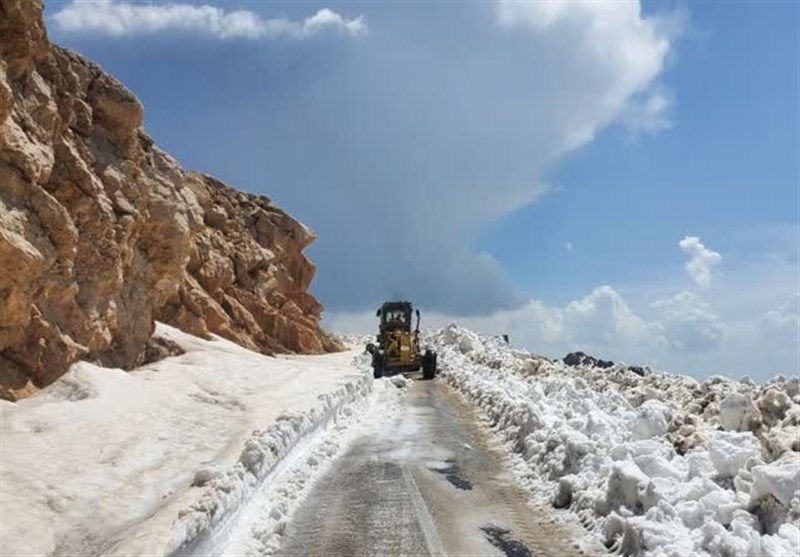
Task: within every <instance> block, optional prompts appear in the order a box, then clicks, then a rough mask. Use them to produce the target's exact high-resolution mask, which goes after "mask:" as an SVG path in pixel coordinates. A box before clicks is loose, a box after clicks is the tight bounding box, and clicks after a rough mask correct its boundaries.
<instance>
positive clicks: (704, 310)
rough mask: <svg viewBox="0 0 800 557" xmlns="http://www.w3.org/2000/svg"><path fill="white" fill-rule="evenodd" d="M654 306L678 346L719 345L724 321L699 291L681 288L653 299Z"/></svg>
mask: <svg viewBox="0 0 800 557" xmlns="http://www.w3.org/2000/svg"><path fill="white" fill-rule="evenodd" d="M652 307H653V309H655V310H657V311H658V312H659V314H660V315H659V324H660V326H661V327H662V328H663V331H664V335H665V336H666V339H667V340H668V341H669V343H670V345H671V346H672V347H673V348H675V349H676V350H682V351H689V352H696V351H706V350H711V349H714V348H717V347H718V346H720V344H721V343H722V341H723V338H724V335H725V327H724V325H723V324H722V322H721V321H720V319H719V317H718V316H717V315H715V314H714V313H713V312H712V311H711V306H710V305H709V304H708V303H707V302H706V301H704V300H703V299H702V298H700V297H699V296H698V295H697V294H694V293H692V292H680V293H679V294H676V295H675V296H673V297H672V298H668V299H666V300H658V301H656V302H653V304H652Z"/></svg>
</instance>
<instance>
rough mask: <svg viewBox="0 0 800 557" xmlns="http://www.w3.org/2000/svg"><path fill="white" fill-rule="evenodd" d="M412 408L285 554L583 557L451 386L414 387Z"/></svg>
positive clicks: (330, 484)
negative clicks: (516, 478) (512, 473)
mask: <svg viewBox="0 0 800 557" xmlns="http://www.w3.org/2000/svg"><path fill="white" fill-rule="evenodd" d="M407 405H408V406H407V408H406V409H405V410H404V411H403V412H402V413H401V414H400V415H399V416H397V417H396V418H395V419H392V420H391V421H389V422H384V423H382V424H380V425H375V426H374V427H373V428H371V429H370V430H368V431H367V433H365V435H363V436H362V437H360V438H358V439H356V440H355V441H354V442H353V443H352V444H351V445H350V447H349V449H348V450H347V452H345V453H344V455H343V456H342V457H341V458H339V459H338V460H337V461H336V462H335V463H334V464H333V466H332V467H331V469H330V470H328V472H327V473H326V474H325V475H324V476H323V477H322V478H320V479H319V481H318V482H317V483H316V485H315V486H314V487H313V489H312V491H311V492H310V493H309V495H308V497H307V498H306V499H305V501H304V502H303V503H302V504H301V505H300V506H299V507H298V509H297V511H296V512H295V513H294V516H293V517H292V519H291V521H290V523H289V524H288V525H287V527H286V531H285V538H284V543H283V545H282V548H281V551H280V553H279V554H280V555H285V556H292V557H294V556H298V555H325V556H335V555H381V556H384V555H414V556H421V555H442V554H448V555H507V556H509V557H527V556H552V557H555V556H558V557H569V556H578V555H583V554H582V553H581V551H580V550H578V549H577V548H576V546H575V545H574V544H573V543H572V542H571V541H570V537H571V536H570V534H569V531H568V528H567V527H565V526H564V525H563V524H561V523H559V522H556V521H554V520H553V515H552V511H548V510H545V509H540V510H537V509H535V508H533V507H530V506H529V505H528V504H527V500H528V496H527V494H526V493H525V491H524V490H522V489H521V488H520V487H519V486H518V485H516V484H515V483H514V482H513V480H512V479H511V478H510V477H509V476H508V473H507V472H506V471H505V468H504V466H505V457H504V455H503V453H502V448H501V447H499V446H497V444H496V442H494V441H493V440H491V439H490V438H489V437H488V435H487V434H486V433H485V431H484V430H482V429H481V428H480V427H479V426H478V425H477V424H476V418H475V415H474V414H473V411H471V410H470V409H469V408H468V407H467V406H466V405H465V404H464V403H463V402H462V401H461V400H460V399H459V398H458V397H457V396H456V395H455V394H454V393H453V392H452V391H451V390H450V389H449V388H448V387H447V386H445V385H444V384H442V383H440V382H439V381H411V382H410V389H409V394H408V400H407Z"/></svg>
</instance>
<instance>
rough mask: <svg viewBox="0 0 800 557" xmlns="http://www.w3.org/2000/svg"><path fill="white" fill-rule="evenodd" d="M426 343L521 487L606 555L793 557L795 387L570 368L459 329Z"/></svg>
mask: <svg viewBox="0 0 800 557" xmlns="http://www.w3.org/2000/svg"><path fill="white" fill-rule="evenodd" d="M426 341H427V342H431V343H433V344H435V345H436V346H437V349H438V350H439V365H440V368H441V372H442V377H443V378H444V380H446V381H447V382H448V383H449V384H450V385H451V386H453V387H454V388H456V389H457V390H458V391H460V392H461V393H462V395H463V396H464V397H465V398H467V399H468V400H470V401H472V402H473V403H475V404H476V405H477V406H478V407H479V409H480V410H481V412H482V414H483V416H484V418H485V420H486V422H487V424H488V425H489V426H490V427H491V428H492V429H493V430H494V431H495V432H496V433H497V434H498V435H500V436H501V437H502V439H503V440H504V441H505V442H506V445H507V447H508V448H509V449H510V450H511V451H512V454H513V456H512V461H513V463H514V468H515V472H516V474H517V476H518V477H519V478H520V480H521V481H523V482H524V483H526V484H527V486H528V487H529V488H530V489H531V491H532V492H533V493H534V494H535V495H539V496H543V497H546V498H548V499H549V501H550V502H551V503H552V504H553V506H555V507H557V508H565V509H568V510H569V511H570V512H572V513H575V514H576V515H577V516H578V518H579V519H580V520H581V522H582V523H583V524H584V525H585V526H586V527H587V528H588V529H589V530H590V531H592V532H594V533H596V534H597V535H599V536H600V537H601V538H602V540H603V541H604V542H605V544H606V546H607V547H608V548H609V549H612V550H616V551H618V552H621V553H623V554H628V555H639V554H641V555H654V556H680V557H684V556H687V555H692V556H695V555H698V556H702V555H720V556H721V555H725V556H742V557H744V556H752V555H765V556H770V555H772V556H781V557H783V556H787V555H798V554H800V452H799V451H800V437H798V435H800V428H798V426H800V392H799V391H800V380H798V379H796V378H794V379H790V380H787V379H784V378H777V379H776V380H774V381H773V382H771V383H770V384H767V385H764V386H761V387H760V386H758V385H756V384H755V383H753V382H752V381H750V380H747V381H742V382H736V381H731V380H728V379H725V378H721V377H714V378H711V379H709V380H707V381H704V382H698V381H695V380H693V379H690V378H688V377H684V376H680V375H672V374H667V373H658V372H654V371H652V370H649V369H648V370H642V371H643V374H641V375H640V374H639V373H634V372H632V371H631V370H630V369H629V368H627V367H625V366H623V365H614V366H612V367H609V368H607V369H600V368H596V367H589V366H579V367H578V368H577V369H576V368H572V367H568V366H566V365H564V364H562V363H561V362H552V361H550V360H547V359H546V358H541V357H538V356H533V355H531V354H529V353H528V352H525V351H519V350H514V349H511V348H510V347H509V346H508V345H507V344H506V343H504V342H503V341H502V340H499V339H495V338H485V337H482V336H480V335H477V334H475V333H473V332H471V331H467V330H465V329H461V328H459V327H457V326H455V325H450V326H448V327H446V328H445V329H442V330H439V331H437V332H435V333H432V334H429V335H428V338H427V339H426Z"/></svg>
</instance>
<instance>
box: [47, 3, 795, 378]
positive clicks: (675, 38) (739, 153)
mask: <svg viewBox="0 0 800 557" xmlns="http://www.w3.org/2000/svg"><path fill="white" fill-rule="evenodd" d="M798 9H799V8H798V3H796V2H696V3H675V2H645V3H644V5H643V6H641V11H639V4H638V3H637V2H627V3H622V2H615V3H609V4H602V5H601V4H597V3H590V4H589V3H581V2H537V3H533V4H522V3H505V2H502V1H501V2H489V1H487V2H471V3H466V2H464V3H455V2H454V3H436V4H434V3H424V2H414V3H400V2H370V3H368V2H337V3H333V4H330V3H323V2H292V3H289V2H287V3H281V2H273V3H263V2H235V1H225V2H213V1H212V0H205V1H203V2H173V3H172V5H171V6H170V7H167V5H166V4H164V3H161V4H159V3H142V2H138V3H131V2H122V1H109V0H104V1H96V2H82V3H77V4H75V3H72V2H56V1H49V2H48V3H47V18H48V19H47V21H48V29H49V32H50V35H51V38H52V39H53V40H55V41H56V42H58V43H60V44H63V45H65V46H69V47H71V48H74V49H76V50H78V51H80V52H82V53H84V54H86V55H87V56H88V57H90V58H92V59H93V60H95V61H97V62H99V63H100V64H101V65H102V66H103V67H104V68H106V69H107V70H109V71H111V72H112V73H114V74H115V75H117V76H118V77H119V78H120V79H121V80H122V81H123V82H125V83H126V84H127V85H128V86H129V87H130V88H131V89H132V90H133V91H134V92H135V93H136V94H137V95H138V96H139V97H140V98H141V99H142V100H143V102H144V104H145V107H146V125H147V128H148V130H149V131H150V133H151V134H152V135H154V137H156V139H157V141H158V143H159V144H160V145H161V146H163V147H164V148H165V149H167V150H168V151H170V152H171V153H172V154H173V155H174V156H176V158H178V160H180V161H181V163H182V164H184V166H186V167H188V168H193V169H198V170H202V171H205V172H208V173H211V174H213V175H216V176H217V177H219V178H221V179H223V180H225V181H227V182H228V183H230V184H232V185H235V186H237V187H240V188H242V189H245V190H248V191H252V192H257V193H265V194H267V195H269V196H271V197H272V198H273V199H275V201H276V202H277V203H278V204H280V205H281V206H283V207H284V208H286V209H288V210H289V211H291V212H292V213H293V214H295V215H296V216H297V217H298V218H300V219H301V220H303V221H304V222H306V223H307V224H309V225H310V226H311V227H312V228H314V229H315V230H317V231H318V233H319V235H320V237H319V240H318V241H317V242H316V243H315V244H314V245H313V246H312V247H311V248H310V249H309V255H310V256H311V258H312V259H313V260H314V261H315V263H316V264H317V265H318V275H317V279H316V280H315V284H314V286H313V289H314V291H315V293H316V294H317V295H318V296H319V297H320V298H321V299H322V301H323V302H324V303H325V304H326V306H327V307H328V308H329V309H328V315H327V317H326V322H327V323H328V324H329V325H331V326H333V327H334V328H337V329H343V330H358V329H362V330H370V329H371V328H372V327H373V326H374V323H372V319H373V317H370V316H371V315H373V314H372V312H371V311H368V310H371V309H372V308H373V307H374V306H375V305H377V304H378V303H380V301H381V300H382V299H384V298H387V297H396V296H402V297H408V298H410V299H412V300H414V301H416V302H418V303H419V304H420V305H421V306H422V308H423V309H424V310H427V311H428V312H429V314H430V317H431V318H430V319H429V323H430V324H439V323H444V322H446V321H449V320H453V319H456V320H459V321H461V322H463V323H465V324H467V325H469V326H472V327H475V328H478V329H480V330H482V331H483V332H486V333H490V334H496V333H500V332H506V333H509V334H510V335H511V338H512V340H514V341H516V343H517V344H520V345H524V346H526V347H527V348H529V349H531V350H534V351H538V352H543V353H546V354H549V355H552V356H556V355H559V354H561V353H562V352H564V351H566V350H571V349H584V350H587V351H594V352H596V353H598V355H600V356H604V357H613V358H618V359H623V360H626V361H630V362H644V363H650V364H652V365H655V366H658V367H662V368H666V369H671V370H675V371H682V372H688V373H692V374H695V375H698V376H704V375H708V374H710V373H717V372H720V373H728V374H731V375H735V376H737V375H742V374H745V373H748V374H751V375H754V376H756V377H759V378H765V377H767V376H768V375H770V374H772V373H774V372H783V373H797V372H798V340H797V337H798V311H799V310H798V296H797V292H798V290H800V286H798V220H799V219H800V217H799V215H798V211H799V203H800V201H799V200H798V183H799V182H800V176H799V175H798V152H799V151H800V145H799V144H798V120H799V119H800V114H798V98H800V92H799V91H798V67H799V66H800V61H799V60H798V50H800V47H799V45H798V17H799V14H798ZM321 10H329V11H321ZM315 14H316V15H315ZM234 16H235V17H234ZM687 237H689V238H690V239H689V240H684V239H685V238H687ZM691 238H695V240H691ZM682 240H684V241H683V242H682ZM679 242H682V243H681V245H679ZM387 253H391V254H392V260H391V263H392V265H387V261H389V260H387V255H386V254H387ZM692 262H694V263H692ZM690 264H691V265H693V266H692V267H691V269H689V268H687V265H690Z"/></svg>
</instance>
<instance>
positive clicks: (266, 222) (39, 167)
mask: <svg viewBox="0 0 800 557" xmlns="http://www.w3.org/2000/svg"><path fill="white" fill-rule="evenodd" d="M42 9H43V8H42V1H41V0H0V396H2V397H3V398H11V399H15V398H19V397H22V396H26V395H27V394H30V393H32V392H35V390H36V389H38V388H41V387H43V386H45V385H47V384H49V383H51V382H52V381H54V380H55V379H56V378H58V377H59V376H60V375H61V374H63V373H64V372H65V371H66V369H67V367H68V366H69V365H70V364H71V363H72V362H73V361H75V360H77V359H80V358H86V359H91V360H93V361H96V362H99V363H102V364H105V365H110V366H120V367H124V368H130V367H133V366H136V365H137V364H139V363H141V362H142V361H143V359H144V353H145V346H146V343H147V341H148V339H149V338H150V336H151V334H152V332H153V329H154V322H155V320H156V319H162V320H164V321H166V322H168V323H171V324H174V325H176V326H178V327H180V328H183V329H185V330H187V331H189V332H191V333H194V334H199V335H207V334H209V333H215V334H219V335H221V336H224V337H226V338H229V339H231V340H234V341H236V342H239V343H241V344H243V345H245V346H248V347H250V348H253V349H256V350H259V351H262V352H265V353H275V352H303V353H318V352H324V351H334V350H338V349H340V345H339V343H338V342H337V341H335V340H333V339H332V338H331V337H329V336H328V335H327V334H326V333H325V332H324V331H322V329H321V328H320V325H319V320H320V314H321V311H322V305H321V304H320V303H319V302H318V301H317V300H316V299H314V297H313V296H311V295H310V294H309V293H308V291H307V289H308V286H309V284H310V282H311V280H312V278H313V276H314V271H315V269H314V266H313V265H312V264H311V263H310V262H309V261H308V259H306V257H305V256H304V255H303V253H302V251H303V249H304V248H305V247H307V246H308V245H309V244H310V243H311V242H312V241H313V240H314V235H313V233H312V232H311V231H310V230H309V229H308V228H306V227H305V226H304V225H303V224H301V223H300V222H298V221H296V220H294V219H293V218H292V217H291V216H289V215H288V214H286V213H285V212H284V211H282V210H281V209H279V208H278V207H276V206H275V205H273V204H272V203H271V202H270V200H269V199H267V198H266V197H264V196H255V195H250V194H247V193H243V192H238V191H236V190H234V189H232V188H230V187H228V186H226V185H224V184H222V183H221V182H219V181H218V180H215V179H214V178H211V177H210V176H207V175H203V174H198V173H194V172H187V171H185V170H183V169H182V168H181V167H180V165H179V164H178V163H177V162H176V161H175V160H174V159H173V158H172V157H170V156H169V155H168V154H167V153H165V152H164V151H162V150H160V149H159V148H158V147H157V146H156V145H155V143H154V140H153V139H152V138H151V137H149V136H148V135H147V134H146V133H145V132H144V130H143V128H142V120H143V113H144V110H143V107H142V104H141V103H140V102H139V100H138V99H137V98H136V96H135V95H133V94H132V93H131V92H130V91H129V90H128V89H126V88H125V87H124V86H123V85H122V84H121V83H119V82H118V81H117V80H116V79H114V78H113V77H111V76H110V75H108V74H106V73H104V72H103V70H102V69H101V68H99V67H98V66H97V65H95V64H93V63H91V62H89V61H88V60H86V59H84V58H83V57H81V56H80V55H78V54H76V53H74V52H71V51H69V50H66V49H63V48H60V47H58V46H55V45H53V44H51V43H50V42H49V41H48V39H47V34H46V30H45V26H44V22H43V19H42Z"/></svg>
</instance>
